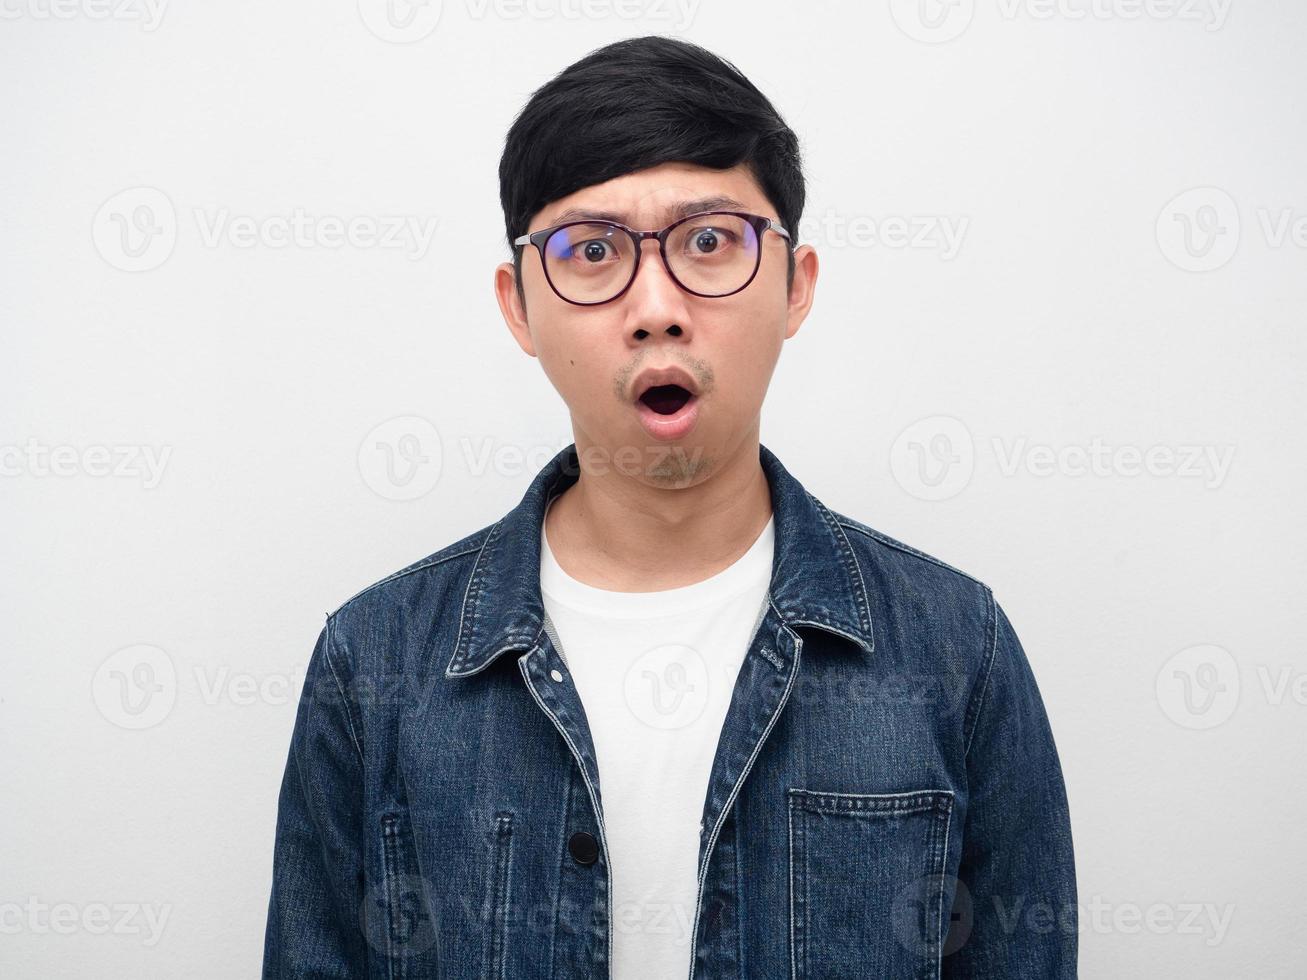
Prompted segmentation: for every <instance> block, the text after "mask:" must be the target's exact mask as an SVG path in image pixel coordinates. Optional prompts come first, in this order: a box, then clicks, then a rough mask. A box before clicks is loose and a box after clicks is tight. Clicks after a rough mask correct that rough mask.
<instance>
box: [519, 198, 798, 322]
mask: <svg viewBox="0 0 1307 980" xmlns="http://www.w3.org/2000/svg"><path fill="white" fill-rule="evenodd" d="M768 228H770V229H771V230H772V231H774V232H776V234H778V235H780V236H781V237H782V238H784V239H785V240H786V241H787V242H789V241H792V239H791V237H790V233H789V232H788V231H786V230H785V229H784V228H782V227H781V226H780V224H778V223H777V222H775V221H773V220H772V219H771V218H764V217H762V216H761V215H757V214H745V213H744V212H742V211H701V212H699V213H698V214H691V215H687V216H686V217H684V218H680V219H678V220H677V221H674V222H672V223H671V224H670V225H668V226H667V227H666V228H664V229H663V230H662V231H636V230H635V229H634V228H628V227H626V225H623V224H618V223H617V222H616V221H598V220H588V221H568V222H566V223H564V224H561V225H554V226H553V227H552V228H541V229H540V230H539V231H536V232H531V233H530V234H527V235H523V236H521V237H520V238H517V239H514V241H513V245H514V246H515V247H516V246H518V245H534V246H535V247H536V249H537V251H539V252H540V263H541V265H542V266H543V267H544V270H545V279H546V280H547V281H548V283H549V286H550V288H551V289H553V291H554V292H555V293H557V294H558V296H559V298H560V299H564V300H566V301H567V302H569V303H573V304H575V305H577V306H597V305H598V304H600V303H609V302H612V301H613V300H615V299H617V298H618V297H619V296H621V295H622V294H623V293H625V292H626V291H627V290H628V289H630V288H631V283H633V282H635V274H636V272H638V271H639V268H640V253H641V252H642V251H643V249H642V248H641V244H642V243H643V242H644V240H645V239H646V238H652V239H654V240H656V241H657V242H658V251H659V254H660V255H662V259H663V266H664V268H666V269H667V274H668V275H669V276H671V278H672V281H673V282H675V283H676V284H677V285H678V286H680V287H681V288H682V289H684V290H685V291H686V292H687V293H690V294H691V295H694V296H707V297H721V296H731V295H733V294H734V293H738V292H739V291H740V290H742V289H744V287H746V286H747V285H749V283H751V282H753V280H754V277H755V276H757V274H758V267H759V266H760V265H761V264H762V249H761V248H760V247H759V242H760V241H761V239H762V236H763V234H764V233H765V232H766V231H767V229H768Z"/></svg>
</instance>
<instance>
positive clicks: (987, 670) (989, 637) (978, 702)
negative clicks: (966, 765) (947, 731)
mask: <svg viewBox="0 0 1307 980" xmlns="http://www.w3.org/2000/svg"><path fill="white" fill-rule="evenodd" d="M984 642H985V643H987V644H988V646H989V655H988V657H987V659H986V661H985V663H983V664H981V667H980V674H978V675H977V677H976V684H978V685H979V686H980V689H979V691H977V690H976V689H975V686H973V687H972V694H971V703H970V704H968V705H967V717H968V718H969V719H970V724H971V730H970V731H969V732H967V733H966V735H967V741H966V748H965V749H964V750H963V752H962V758H963V760H964V761H965V760H966V758H967V757H968V756H969V755H970V754H971V742H972V740H973V739H974V738H975V737H976V729H977V728H979V727H980V712H981V711H982V710H983V709H984V706H985V695H986V694H988V693H989V678H990V675H992V674H993V673H994V661H995V660H996V659H997V658H998V603H997V602H996V601H995V600H994V593H993V592H992V591H991V590H990V589H988V588H987V589H985V637H984ZM981 675H983V677H982V676H981Z"/></svg>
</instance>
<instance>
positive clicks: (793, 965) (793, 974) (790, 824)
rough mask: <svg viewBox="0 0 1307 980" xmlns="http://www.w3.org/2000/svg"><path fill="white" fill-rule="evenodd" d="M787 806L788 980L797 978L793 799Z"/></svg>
mask: <svg viewBox="0 0 1307 980" xmlns="http://www.w3.org/2000/svg"><path fill="white" fill-rule="evenodd" d="M789 804H790V805H789V806H787V807H786V808H785V810H786V813H785V817H786V820H785V826H786V830H787V831H788V833H789V840H790V866H789V872H790V874H789V879H790V880H789V885H790V980H798V977H799V966H798V960H797V958H796V955H795V949H796V947H795V944H794V801H793V800H790V801H789Z"/></svg>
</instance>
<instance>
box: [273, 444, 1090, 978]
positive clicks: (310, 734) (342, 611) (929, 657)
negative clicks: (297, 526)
mask: <svg viewBox="0 0 1307 980" xmlns="http://www.w3.org/2000/svg"><path fill="white" fill-rule="evenodd" d="M760 459H761V463H762V466H763V469H764V471H765V473H766V477H767V481H768V484H769V487H770V491H771V501H772V510H773V514H774V517H775V556H774V560H773V566H772V576H771V583H770V589H769V594H768V597H767V603H766V606H765V609H764V611H763V614H762V617H761V619H760V621H759V624H758V628H757V630H756V632H755V633H754V635H753V638H752V641H751V643H750V645H749V647H748V652H747V653H746V655H745V657H744V661H743V664H742V666H741V667H740V671H739V675H738V679H737V682H736V686H735V688H734V691H733V693H732V697H731V701H730V706H729V709H728V712H727V715H726V720H725V723H724V725H723V727H722V731H721V735H720V739H719V742H718V746H717V751H716V756H715V760H714V762H713V766H712V770H711V774H710V778H709V782H708V790H707V793H706V796H705V799H704V804H703V822H702V826H701V831H700V834H699V842H698V843H699V863H698V884H699V893H698V904H697V907H696V909H695V910H694V915H693V920H692V922H691V924H690V925H691V928H690V932H689V942H690V944H691V946H690V948H691V956H690V961H691V964H692V966H691V977H693V978H702V980H709V978H712V980H718V978H732V980H736V978H738V980H746V978H815V977H847V978H859V980H861V978H876V980H879V978H886V980H906V978H926V977H930V978H941V977H958V978H960V977H975V978H1015V977H1039V978H1048V977H1057V978H1065V977H1074V976H1075V975H1076V950H1077V928H1078V923H1077V910H1076V884H1075V869H1074V864H1073V857H1072V843H1071V829H1070V818H1069V812H1068V806H1067V799H1066V793H1065V789H1064V785H1063V779H1062V772H1061V767H1060V764H1059V761H1058V755H1057V750H1056V748H1055V747H1054V742H1053V736H1052V732H1051V731H1050V728H1049V723H1048V720H1047V717H1046V715H1045V711H1044V706H1043V702H1042V700H1041V698H1040V695H1039V691H1038V689H1037V687H1036V684H1035V679H1034V677H1033V675H1032V674H1031V670H1030V665H1029V663H1028V662H1027V659H1026V656H1025V653H1024V652H1023V650H1022V647H1021V644H1020V642H1019V641H1018V639H1017V636H1016V633H1015V632H1014V631H1013V628H1012V624H1011V623H1010V622H1009V621H1008V618H1007V616H1006V615H1005V613H1004V612H1003V610H1002V608H1001V607H1000V606H999V605H998V604H997V603H996V602H995V600H994V596H993V593H992V592H991V590H990V589H989V587H988V586H986V585H985V584H984V583H982V582H979V581H977V580H976V579H974V578H972V577H971V576H969V575H967V574H965V573H963V572H961V571H958V570H957V569H955V568H953V567H951V566H949V565H946V564H944V563H943V562H941V561H939V560H937V559H935V558H932V557H930V556H929V555H926V554H923V553H922V552H920V551H916V550H914V549H912V548H910V547H908V546H906V545H904V544H902V543H900V542H898V541H895V540H893V539H892V538H889V537H887V536H886V535H884V534H881V533H879V532H877V531H875V530H873V529H872V528H870V527H867V526H866V525H864V524H861V523H859V522H858V521H855V520H853V519H851V518H848V517H844V516H842V515H840V514H837V513H835V512H833V511H831V510H830V509H828V508H827V507H826V506H825V505H823V504H822V503H821V502H820V501H819V500H817V499H816V498H815V497H814V496H812V495H811V494H809V493H808V492H807V491H806V490H805V489H804V488H803V486H802V485H801V484H800V483H799V482H798V481H797V480H796V479H795V478H794V477H793V476H791V475H790V473H789V472H788V471H787V470H786V469H785V468H784V467H783V466H782V465H781V463H780V461H779V460H778V459H777V458H776V456H775V455H773V454H772V453H771V452H770V451H769V450H768V449H767V448H766V446H760ZM577 475H578V469H577V459H576V447H575V444H573V445H571V446H568V447H567V448H566V449H564V450H562V451H561V452H559V454H558V455H557V456H555V457H554V458H553V460H551V461H550V463H549V464H548V465H546V466H545V467H544V468H543V469H542V470H541V471H540V473H539V474H538V475H537V476H536V477H535V479H534V480H533V481H532V483H531V485H530V487H529V488H528V489H527V491H526V494H525V495H524V496H523V498H522V501H521V503H520V504H518V505H517V506H516V507H515V508H514V509H513V510H511V511H510V512H509V513H508V514H507V515H506V516H505V517H504V518H503V519H502V520H500V521H498V522H497V523H495V524H493V525H491V526H488V527H485V528H482V529H481V530H479V531H477V532H476V533H474V534H471V535H469V536H468V537H466V538H464V539H463V540H461V541H458V542H456V543H454V544H451V545H450V546H449V547H447V548H444V549H443V550H441V551H438V552H436V553H435V554H433V555H431V556H430V557H428V558H424V559H423V560H421V561H419V562H416V563H415V564H413V565H410V566H409V567H407V568H404V569H401V570H400V571H398V572H396V573H394V574H393V575H390V576H389V577H387V578H385V579H382V580H381V581H380V582H377V583H376V584H375V585H372V586H370V587H369V588H367V589H364V590H363V591H362V592H360V593H358V594H357V595H355V596H354V597H353V598H351V599H350V600H349V601H347V602H345V603H344V604H343V605H342V606H341V607H340V608H339V609H337V610H336V611H335V612H333V613H331V614H329V615H328V616H327V617H326V623H325V625H324V627H323V629H322V632H321V634H320V635H319V637H318V640H317V645H316V647H315V648H314V650H313V654H312V657H311V658H310V661H309V665H308V669H307V672H306V677H305V683H304V688H303V692H302V694H301V696H300V701H299V706H298V710H297V714H296V718H295V725H294V731H293V734H292V737H291V745H290V752H289V757H288V759H287V763H286V770H285V776H284V779H283V781H282V784H281V792H280V798H279V803H278V814H277V827H276V841H275V855H274V867H273V883H272V894H271V900H270V902H269V908H268V921H267V932H266V936H265V945H264V965H263V975H264V977H359V978H362V977H367V978H383V977H384V978H395V977H440V978H445V980H471V978H495V980H528V978H556V980H579V978H587V980H588V978H595V980H598V978H605V977H608V976H609V975H610V963H611V958H612V948H613V930H614V923H613V917H612V909H611V895H612V869H611V866H610V864H609V857H608V850H607V845H606V842H605V838H604V811H603V785H602V782H601V779H600V773H599V772H598V769H597V766H596V761H595V749H594V744H593V742H592V740H591V737H590V734H589V731H588V728H587V725H586V716H585V712H584V710H583V708H582V705H581V702H580V700H579V698H578V695H577V691H576V688H575V687H574V685H573V683H572V680H571V678H570V677H569V675H568V669H567V666H566V664H565V663H564V662H563V660H562V659H561V658H560V656H559V654H558V650H557V646H556V643H555V638H554V637H553V636H551V632H552V631H551V630H550V629H547V628H546V627H547V626H548V625H549V624H548V623H547V621H546V619H545V616H544V608H543V605H542V601H541V596H540V575H539V555H540V527H541V520H542V517H543V514H544V510H545V506H546V504H547V503H548V501H549V500H551V499H552V498H553V497H554V496H556V495H558V494H559V493H561V492H562V491H563V490H564V489H566V488H567V487H568V486H570V485H571V484H572V483H574V482H575V481H576V479H577ZM560 678H561V679H560ZM651 980H663V978H651Z"/></svg>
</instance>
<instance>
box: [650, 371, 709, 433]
mask: <svg viewBox="0 0 1307 980" xmlns="http://www.w3.org/2000/svg"><path fill="white" fill-rule="evenodd" d="M680 383H681V382H679V381H664V382H660V384H680ZM641 390H642V391H643V390H644V389H641ZM635 411H636V414H637V415H638V416H639V417H640V424H641V425H643V426H644V431H645V432H647V433H649V435H651V436H653V437H654V438H655V439H657V440H659V441H660V442H672V441H674V440H676V439H681V438H684V437H685V436H686V435H688V434H689V433H690V431H691V430H692V429H693V428H694V426H695V423H697V422H698V421H699V396H698V395H691V396H690V400H689V401H688V402H686V403H685V404H684V405H682V406H681V407H680V408H679V409H677V410H676V411H675V412H673V413H672V414H671V415H659V414H658V413H657V412H655V411H654V410H653V409H652V408H650V407H649V406H648V405H646V404H645V403H644V402H642V401H637V402H636V403H635Z"/></svg>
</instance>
